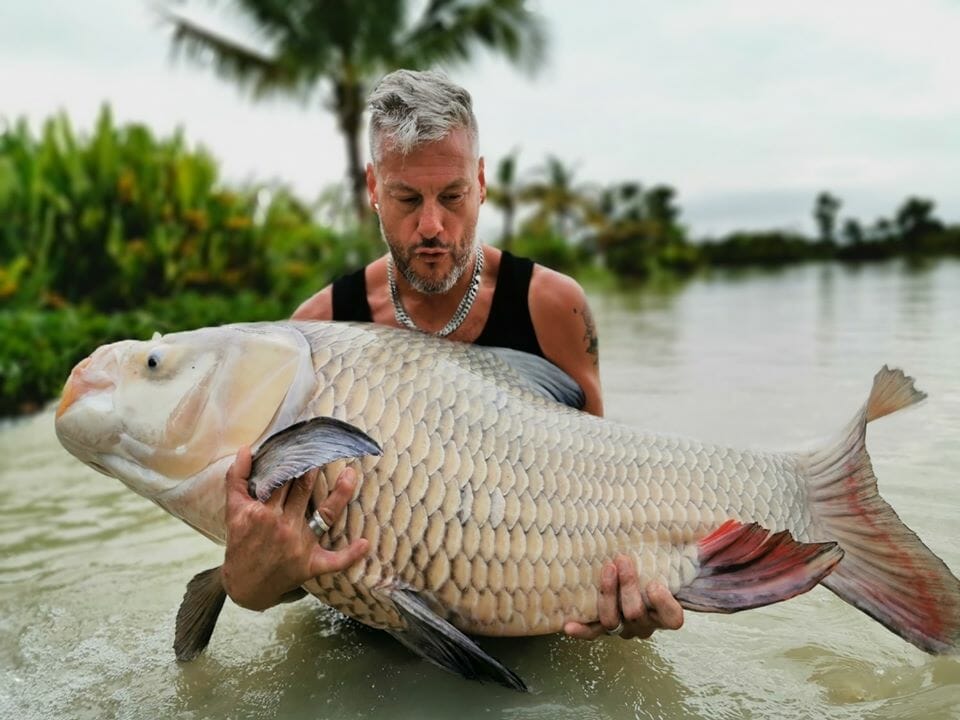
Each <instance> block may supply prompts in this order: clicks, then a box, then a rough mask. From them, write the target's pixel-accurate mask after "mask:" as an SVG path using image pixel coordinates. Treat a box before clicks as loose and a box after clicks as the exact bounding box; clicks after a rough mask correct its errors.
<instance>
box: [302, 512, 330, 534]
mask: <svg viewBox="0 0 960 720" xmlns="http://www.w3.org/2000/svg"><path fill="white" fill-rule="evenodd" d="M307 525H309V526H310V529H311V530H313V534H314V535H316V536H317V540H320V539H321V538H322V537H323V534H324V533H325V532H326V531H327V530H329V529H330V526H329V525H327V521H326V520H324V519H323V515H321V514H320V511H319V510H314V511H313V517H311V518H310V520H308V521H307Z"/></svg>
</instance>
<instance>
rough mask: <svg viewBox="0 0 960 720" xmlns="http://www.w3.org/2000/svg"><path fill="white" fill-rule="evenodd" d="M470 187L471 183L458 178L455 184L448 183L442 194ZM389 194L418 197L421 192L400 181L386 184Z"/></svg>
mask: <svg viewBox="0 0 960 720" xmlns="http://www.w3.org/2000/svg"><path fill="white" fill-rule="evenodd" d="M469 186H470V181H469V180H467V179H466V178H458V179H456V180H454V181H453V182H450V183H448V184H447V185H446V186H445V187H444V188H443V189H442V190H441V191H440V192H448V191H450V190H454V189H460V188H465V187H469ZM386 189H387V192H409V193H414V194H416V195H419V194H420V191H419V190H417V188H415V187H411V186H410V185H407V184H406V183H405V182H401V181H400V180H392V181H389V182H387V183H386Z"/></svg>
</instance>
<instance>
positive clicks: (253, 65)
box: [161, 10, 303, 98]
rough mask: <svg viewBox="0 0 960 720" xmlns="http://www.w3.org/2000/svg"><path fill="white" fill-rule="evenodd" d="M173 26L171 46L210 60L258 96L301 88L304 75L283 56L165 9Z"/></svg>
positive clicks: (228, 77) (191, 56)
mask: <svg viewBox="0 0 960 720" xmlns="http://www.w3.org/2000/svg"><path fill="white" fill-rule="evenodd" d="M161 13H162V15H163V17H164V19H165V20H166V21H167V22H168V23H170V25H171V26H172V28H173V35H172V38H171V40H172V50H173V51H174V53H182V54H183V55H184V56H186V57H188V58H189V59H191V60H193V61H195V62H199V63H209V64H211V65H212V66H213V69H214V72H216V74H217V75H219V76H220V77H222V78H224V79H226V80H230V81H231V82H234V83H236V84H237V85H238V86H240V87H241V88H245V89H248V90H250V91H251V92H252V93H253V95H254V96H255V97H257V98H260V97H263V96H264V95H266V94H269V93H270V92H276V91H281V92H286V93H296V92H298V91H302V90H303V88H302V76H301V74H300V73H299V72H297V69H296V67H295V66H293V65H292V64H290V63H286V62H284V61H283V59H282V57H271V56H270V55H268V54H267V53H265V52H262V51H260V50H258V49H256V48H251V47H249V46H248V45H245V44H243V43H241V42H240V41H238V40H235V39H232V38H228V37H227V36H225V35H223V34H221V33H219V32H216V31H214V30H211V29H209V28H206V27H204V26H202V25H200V24H199V23H197V22H194V21H193V20H191V19H190V18H187V17H185V16H183V15H180V14H178V13H175V12H172V11H169V10H162V11H161Z"/></svg>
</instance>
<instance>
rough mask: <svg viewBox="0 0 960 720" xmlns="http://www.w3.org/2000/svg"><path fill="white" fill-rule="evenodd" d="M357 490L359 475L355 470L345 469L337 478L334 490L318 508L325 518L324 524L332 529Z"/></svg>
mask: <svg viewBox="0 0 960 720" xmlns="http://www.w3.org/2000/svg"><path fill="white" fill-rule="evenodd" d="M356 489H357V474H356V473H355V472H354V471H353V468H344V469H343V471H342V472H341V473H340V474H339V475H338V476H337V482H336V484H335V485H334V486H333V490H332V491H331V492H330V494H329V495H327V497H326V498H324V500H323V502H322V503H320V504H319V505H318V506H317V510H318V511H319V512H320V515H321V516H322V517H323V520H324V522H326V523H327V525H329V526H330V527H333V524H334V523H335V522H336V521H337V518H339V517H340V515H341V514H342V513H343V509H344V508H345V507H346V506H347V503H349V502H350V498H352V497H353V491H354V490H356Z"/></svg>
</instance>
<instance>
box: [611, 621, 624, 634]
mask: <svg viewBox="0 0 960 720" xmlns="http://www.w3.org/2000/svg"><path fill="white" fill-rule="evenodd" d="M622 632H623V620H621V621H620V622H618V623H617V626H616V627H615V628H614V629H613V630H607V635H620V633H622Z"/></svg>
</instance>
